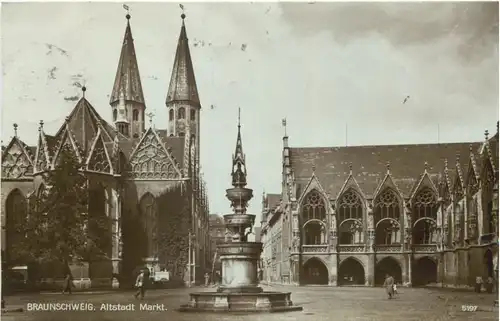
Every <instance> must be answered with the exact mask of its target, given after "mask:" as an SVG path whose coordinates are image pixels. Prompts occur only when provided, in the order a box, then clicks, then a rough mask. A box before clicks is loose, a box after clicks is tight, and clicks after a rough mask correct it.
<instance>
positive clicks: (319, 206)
mask: <svg viewBox="0 0 500 321" xmlns="http://www.w3.org/2000/svg"><path fill="white" fill-rule="evenodd" d="M302 219H303V221H304V222H307V221H309V220H312V219H316V220H320V221H322V220H325V219H326V208H325V204H324V202H323V199H322V198H321V195H320V194H319V193H318V191H316V190H313V191H311V192H310V193H309V194H308V195H307V196H306V198H305V201H304V205H302Z"/></svg>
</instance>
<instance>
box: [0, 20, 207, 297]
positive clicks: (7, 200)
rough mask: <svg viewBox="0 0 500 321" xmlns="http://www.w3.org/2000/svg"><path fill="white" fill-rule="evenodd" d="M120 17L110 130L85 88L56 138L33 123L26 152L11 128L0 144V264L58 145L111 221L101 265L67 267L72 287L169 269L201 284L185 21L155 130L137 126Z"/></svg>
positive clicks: (194, 117)
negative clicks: (164, 115) (67, 153)
mask: <svg viewBox="0 0 500 321" xmlns="http://www.w3.org/2000/svg"><path fill="white" fill-rule="evenodd" d="M126 18H127V20H126V28H125V36H124V39H123V46H122V49H121V53H120V56H119V61H118V68H117V72H116V76H115V81H114V84H111V83H110V88H112V90H111V93H110V101H109V105H110V107H109V113H110V115H112V119H113V124H110V123H108V122H106V121H105V120H104V119H103V118H102V117H101V115H99V113H98V112H97V111H96V109H95V108H94V107H93V106H92V103H91V97H92V87H91V84H90V86H89V89H88V91H87V88H86V87H83V88H82V98H81V99H80V100H79V101H78V102H77V103H76V105H75V106H74V108H73V110H72V111H71V112H70V113H69V115H67V117H66V119H65V121H64V122H63V123H62V124H61V127H60V129H59V130H58V131H57V132H56V133H50V134H49V133H46V132H45V130H44V128H43V121H41V122H40V127H39V134H38V137H37V139H36V142H37V143H36V145H34V146H30V145H28V144H26V143H24V142H23V140H22V139H21V137H20V135H19V134H18V128H17V125H16V124H14V137H13V138H12V140H11V141H10V142H9V143H8V145H7V146H4V147H2V177H1V212H2V256H3V260H2V261H3V262H5V264H7V266H9V267H11V266H12V265H14V263H15V264H17V265H19V264H20V263H22V262H9V258H12V257H13V253H10V250H9V249H10V247H9V243H10V242H12V241H13V240H14V239H15V235H13V234H15V232H13V230H12V228H11V226H10V224H12V222H14V221H15V220H16V217H23V216H25V215H27V211H28V203H29V201H30V197H31V196H32V195H37V194H39V193H44V192H45V191H46V189H47V188H50V187H49V186H46V185H45V184H46V183H45V182H44V178H43V176H44V173H46V172H48V171H51V170H53V169H54V168H55V164H57V161H58V157H59V155H60V150H61V148H63V147H69V148H70V149H71V150H72V151H73V152H74V153H75V155H76V156H77V158H78V160H79V161H80V163H81V164H82V169H81V171H82V172H83V173H84V174H85V176H86V178H87V180H88V186H89V190H90V192H89V205H88V209H89V212H95V213H97V214H98V215H106V216H108V217H111V218H112V219H113V222H114V223H113V232H114V233H113V242H112V243H113V245H112V248H111V249H109V253H108V255H107V256H108V257H109V259H108V260H105V261H100V262H85V264H84V265H83V267H81V266H73V267H72V271H73V279H74V283H75V285H76V286H77V287H108V286H111V282H112V281H111V280H112V279H113V278H115V279H118V280H128V279H131V278H133V277H134V273H136V271H137V269H138V268H140V267H148V268H149V269H150V271H152V273H153V274H154V273H155V272H156V271H169V272H170V273H171V276H172V277H174V278H175V277H177V278H179V279H183V280H184V281H194V280H195V279H196V280H201V279H202V277H203V274H204V273H205V272H206V269H209V263H208V262H209V261H210V252H209V246H208V244H210V241H209V233H208V226H209V214H208V213H209V208H208V197H207V191H206V186H205V183H204V181H203V178H202V175H201V173H200V112H201V103H200V98H199V96H198V89H197V86H196V80H195V75H194V70H193V64H192V61H191V54H190V50H189V45H188V38H187V33H186V26H185V23H184V20H185V18H186V16H185V15H184V14H182V16H181V18H182V25H181V30H180V35H179V38H178V42H177V52H176V54H175V58H174V63H173V68H172V72H171V80H170V86H169V88H168V89H167V88H166V93H164V94H165V97H166V101H165V107H164V108H167V109H168V115H169V116H168V119H166V120H164V121H161V122H163V125H164V126H165V127H164V128H165V129H156V128H154V127H153V126H151V124H149V126H148V125H147V124H146V115H147V114H146V111H147V106H146V100H145V99H144V95H143V90H142V84H141V77H140V73H139V65H138V58H137V57H136V53H135V47H134V39H133V37H132V29H131V25H130V18H131V17H130V15H129V14H127V16H126ZM117 58H118V57H117ZM41 86H42V85H41ZM33 141H35V140H34V139H33ZM59 272H60V271H59ZM61 277H63V275H61V274H60V273H58V271H55V270H52V271H44V272H40V271H38V278H37V280H38V281H39V282H40V280H41V282H42V283H43V282H45V283H50V284H55V282H58V280H62V279H61ZM50 284H49V285H48V286H50Z"/></svg>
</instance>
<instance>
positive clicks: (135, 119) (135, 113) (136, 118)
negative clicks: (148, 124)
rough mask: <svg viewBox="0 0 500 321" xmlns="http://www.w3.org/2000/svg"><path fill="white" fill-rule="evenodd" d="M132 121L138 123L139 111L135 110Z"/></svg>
mask: <svg viewBox="0 0 500 321" xmlns="http://www.w3.org/2000/svg"><path fill="white" fill-rule="evenodd" d="M132 119H133V120H134V121H138V120H139V111H138V110H137V109H134V111H133V112H132Z"/></svg>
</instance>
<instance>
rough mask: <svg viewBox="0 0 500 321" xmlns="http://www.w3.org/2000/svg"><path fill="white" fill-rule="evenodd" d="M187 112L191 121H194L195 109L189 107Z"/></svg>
mask: <svg viewBox="0 0 500 321" xmlns="http://www.w3.org/2000/svg"><path fill="white" fill-rule="evenodd" d="M189 113H190V115H189V119H190V120H191V121H195V120H196V110H195V109H191V110H190V111H189Z"/></svg>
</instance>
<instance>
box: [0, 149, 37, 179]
mask: <svg viewBox="0 0 500 321" xmlns="http://www.w3.org/2000/svg"><path fill="white" fill-rule="evenodd" d="M3 158H4V160H3V162H2V177H3V178H21V177H24V176H29V175H31V173H33V166H32V165H31V162H30V160H29V159H28V157H27V156H26V154H25V153H24V151H23V149H22V148H21V147H20V145H19V144H18V143H14V144H12V145H11V147H10V149H9V150H8V151H6V152H4V156H3Z"/></svg>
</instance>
